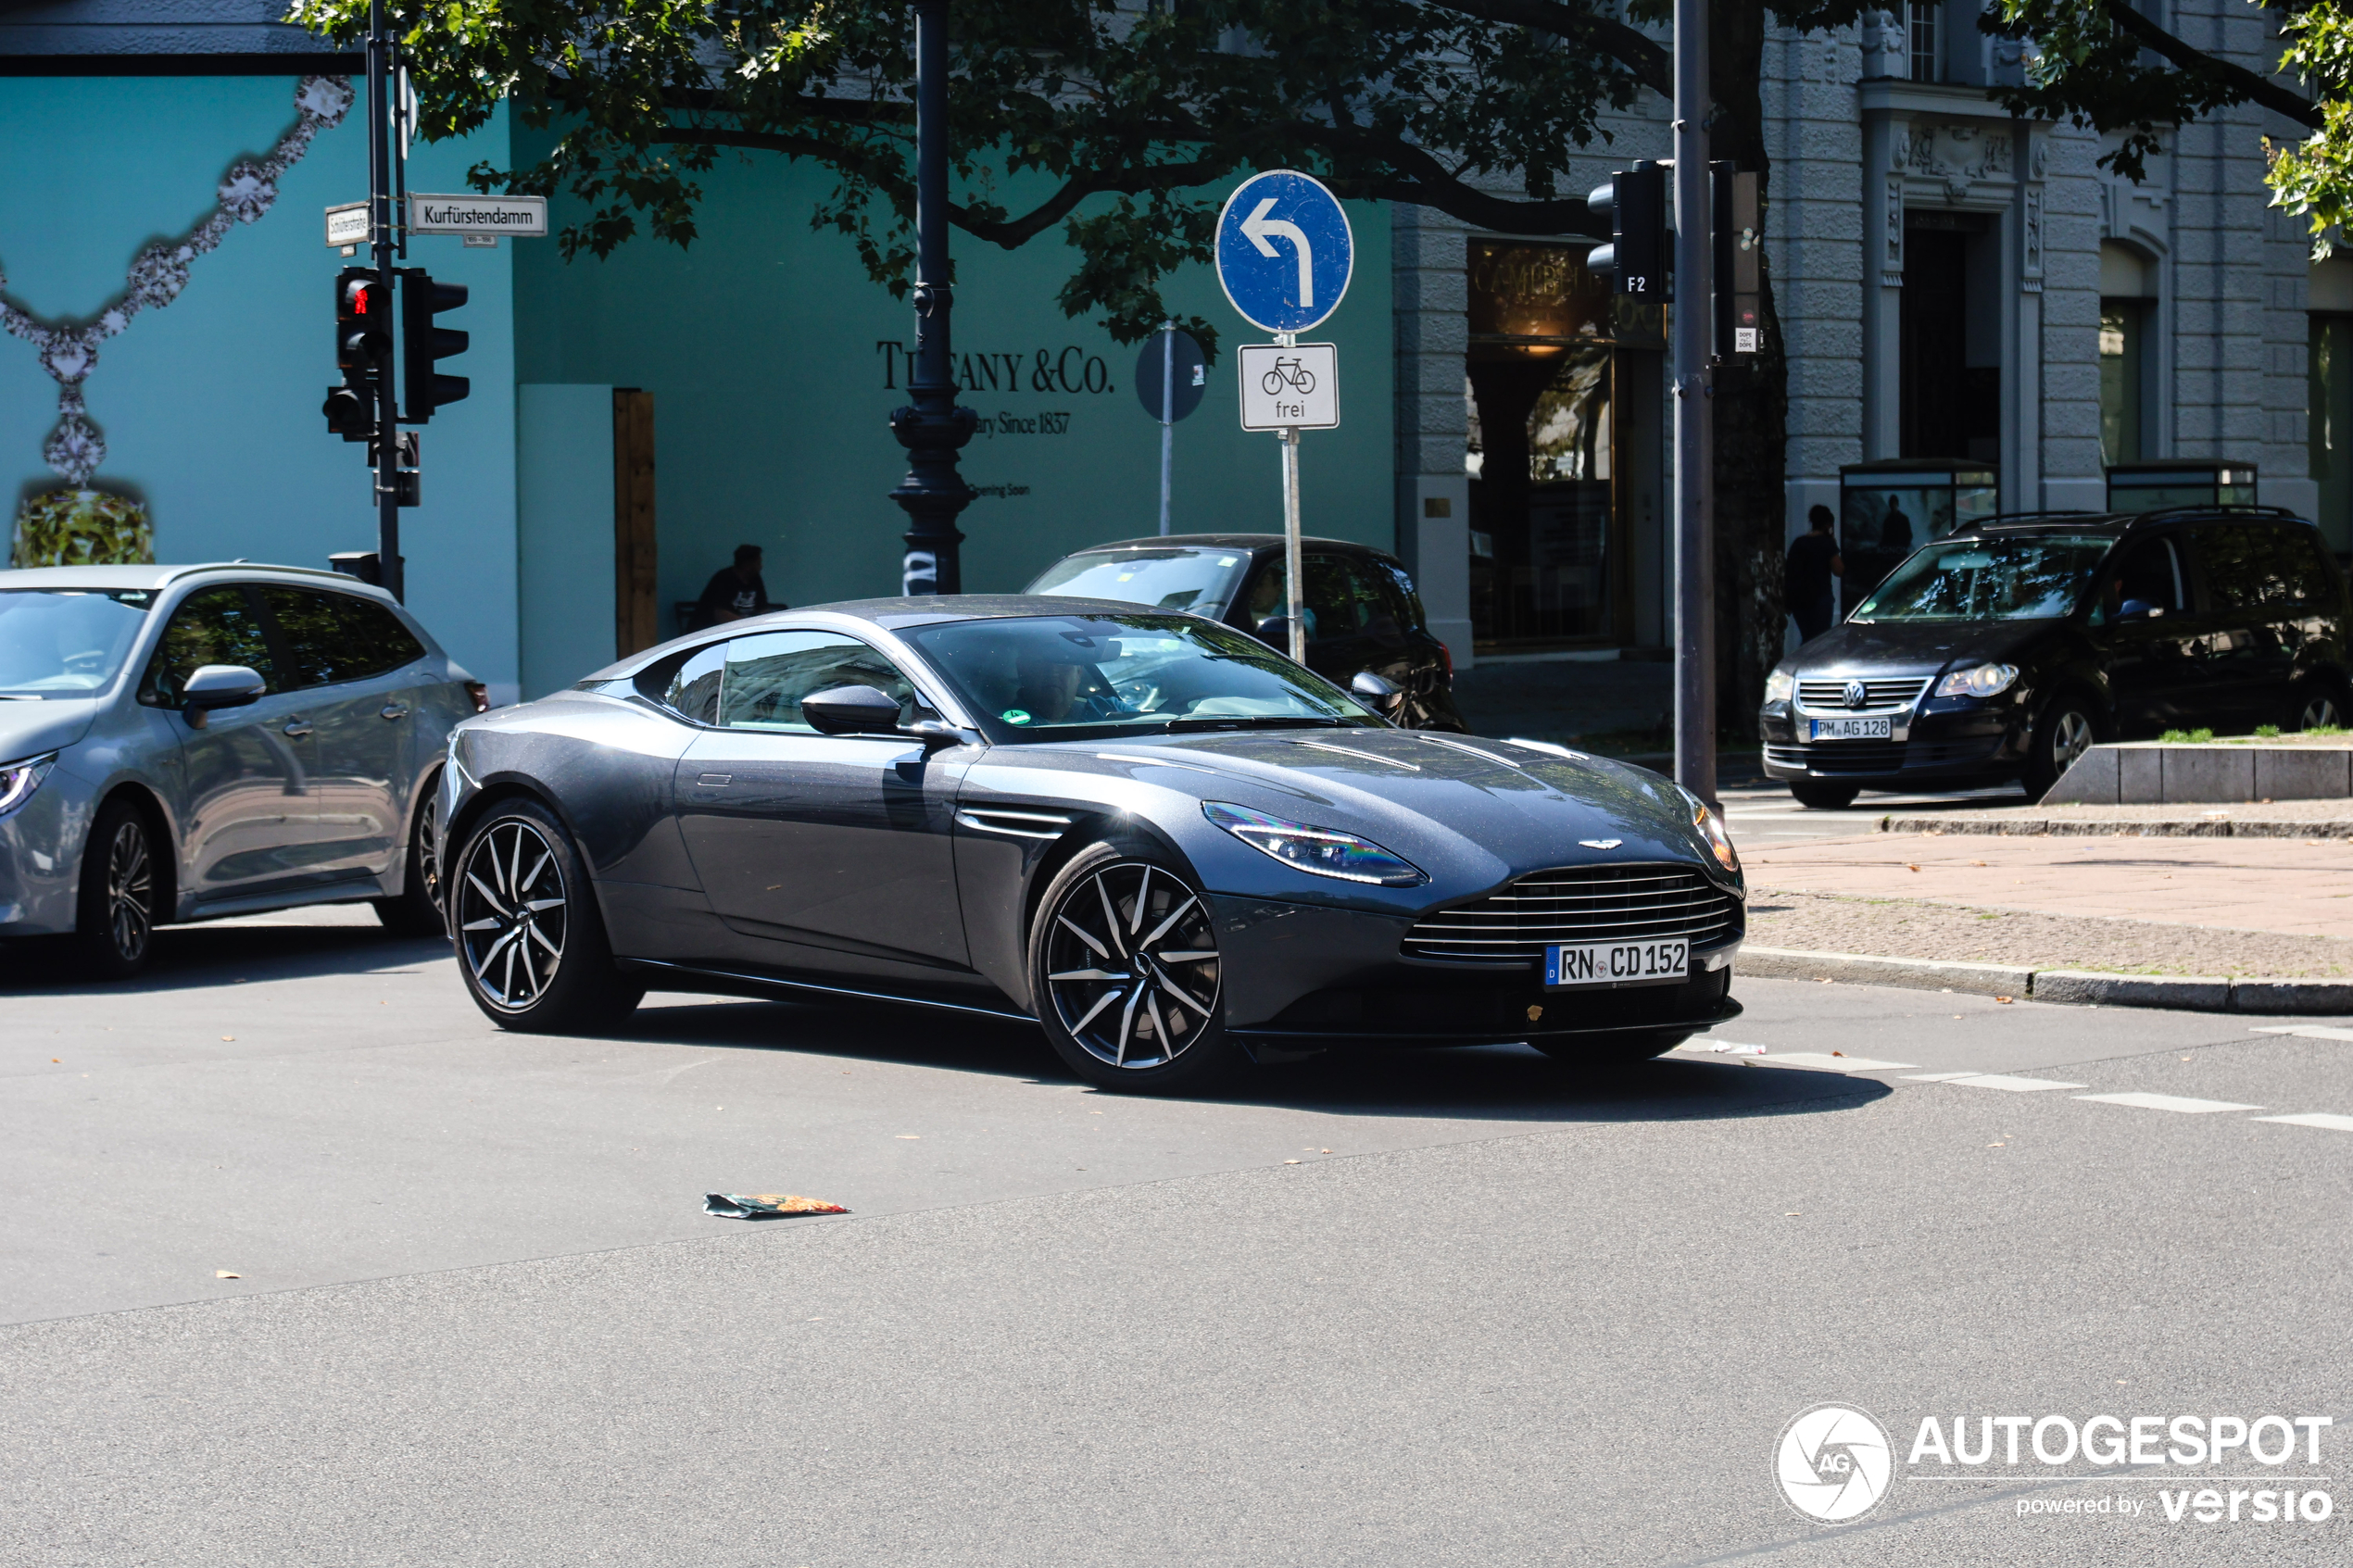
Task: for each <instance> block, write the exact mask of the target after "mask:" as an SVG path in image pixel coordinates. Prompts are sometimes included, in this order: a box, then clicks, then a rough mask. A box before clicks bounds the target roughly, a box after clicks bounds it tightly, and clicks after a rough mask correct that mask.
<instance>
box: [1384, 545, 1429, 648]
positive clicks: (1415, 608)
mask: <svg viewBox="0 0 2353 1568" xmlns="http://www.w3.org/2000/svg"><path fill="white" fill-rule="evenodd" d="M1373 570H1374V571H1378V573H1379V574H1380V575H1381V576H1382V578H1384V579H1385V580H1386V581H1387V582H1388V583H1389V586H1390V590H1391V591H1392V592H1393V593H1394V594H1395V595H1396V597H1397V602H1398V603H1399V604H1400V605H1402V606H1403V616H1404V624H1405V627H1406V630H1408V631H1412V632H1420V631H1425V630H1427V629H1428V625H1429V618H1428V615H1427V614H1426V613H1424V611H1423V609H1422V596H1421V593H1420V591H1419V590H1418V589H1416V587H1415V586H1414V580H1413V578H1412V577H1410V576H1408V575H1407V574H1406V571H1405V569H1404V568H1403V567H1402V566H1398V565H1395V564H1393V563H1391V562H1390V561H1382V562H1380V563H1379V564H1378V565H1377V566H1376V567H1375V568H1374V569H1373Z"/></svg>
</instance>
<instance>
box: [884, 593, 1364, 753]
mask: <svg viewBox="0 0 2353 1568" xmlns="http://www.w3.org/2000/svg"><path fill="white" fill-rule="evenodd" d="M902 635H904V636H905V637H906V639H907V640H908V641H909V642H911V643H912V644H914V645H915V646H916V647H917V648H919V649H921V650H922V651H923V653H924V655H925V657H926V658H927V659H929V660H930V661H931V664H932V667H933V668H934V669H936V670H937V671H939V672H940V674H941V675H942V676H943V677H945V678H946V679H947V680H948V682H949V683H950V684H952V685H953V686H954V687H955V688H956V692H957V695H958V696H961V697H963V699H964V702H965V704H966V706H968V707H969V708H971V709H973V710H974V712H975V716H976V717H977V718H978V719H979V720H980V721H981V725H982V727H983V728H984V729H985V730H987V731H988V733H989V734H990V736H991V737H992V738H993V739H996V740H999V741H1000V742H1002V741H1018V740H1024V739H1027V738H1030V737H1032V736H1036V737H1038V738H1040V739H1049V740H1068V739H1075V738H1077V737H1078V736H1079V735H1081V734H1086V733H1088V732H1092V733H1094V734H1135V733H1138V732H1146V733H1150V732H1153V731H1159V732H1167V731H1172V730H1173V731H1184V730H1247V729H1294V728H1314V727H1319V726H1334V725H1379V724H1381V723H1382V722H1383V721H1381V720H1379V719H1378V718H1376V717H1374V715H1373V714H1372V713H1371V711H1370V710H1368V709H1365V708H1363V707H1360V706H1359V705H1358V704H1356V703H1355V702H1353V701H1352V700H1351V699H1350V698H1349V696H1348V694H1347V693H1345V692H1343V691H1341V690H1340V688H1339V687H1337V686H1334V685H1332V684H1329V683H1327V682H1326V681H1324V680H1323V679H1322V678H1320V677H1319V676H1316V675H1314V674H1311V673H1309V672H1308V671H1305V670H1302V669H1301V668H1300V667H1299V666H1298V665H1296V664H1293V663H1292V662H1291V661H1290V660H1289V659H1285V658H1283V657H1282V656H1281V655H1279V654H1277V653H1276V652H1275V650H1274V649H1272V648H1270V647H1268V646H1265V644H1264V643H1260V642H1258V641H1256V640H1254V639H1252V638H1250V637H1246V636H1243V635H1242V634H1241V633H1239V632H1233V631H1229V630H1227V628H1225V627H1222V626H1216V625H1213V624H1211V623H1209V622H1207V621H1196V620H1193V619H1192V618H1190V617H1188V616H1175V615H1144V614H1138V615H1122V616H1107V615H1047V616H1037V617H1034V618H1033V617H1022V618H1018V619H1009V620H1003V621H948V622H945V623H943V624H940V625H937V626H925V627H921V628H919V629H916V630H913V631H910V632H907V633H902Z"/></svg>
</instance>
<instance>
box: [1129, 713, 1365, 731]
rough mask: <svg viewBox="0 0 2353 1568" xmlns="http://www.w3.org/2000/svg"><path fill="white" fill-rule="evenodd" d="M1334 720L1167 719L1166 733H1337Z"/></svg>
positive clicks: (1291, 716)
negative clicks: (1286, 731) (1244, 731)
mask: <svg viewBox="0 0 2353 1568" xmlns="http://www.w3.org/2000/svg"><path fill="white" fill-rule="evenodd" d="M1340 727H1341V721H1340V720H1338V719H1319V718H1316V717H1315V716H1313V715H1311V714H1306V713H1221V714H1216V715H1214V716H1204V717H1202V718H1199V719H1171V720H1170V721H1168V732H1169V734H1176V732H1177V731H1179V730H1298V729H1308V730H1337V729H1340Z"/></svg>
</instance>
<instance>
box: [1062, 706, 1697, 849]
mask: <svg viewBox="0 0 2353 1568" xmlns="http://www.w3.org/2000/svg"><path fill="white" fill-rule="evenodd" d="M1089 749H1090V750H1091V751H1092V752H1094V754H1095V755H1096V756H1097V757H1099V758H1102V759H1107V760H1121V759H1132V760H1134V761H1137V762H1145V763H1151V762H1159V763H1161V764H1163V766H1162V767H1161V768H1159V769H1156V770H1155V782H1157V783H1161V784H1166V785H1170V786H1172V787H1181V788H1183V789H1184V790H1185V791H1186V792H1187V793H1189V794H1192V795H1195V796H1198V797H1200V798H1202V799H1203V800H1223V801H1228V802H1231V803H1233V804H1236V805H1242V806H1249V807H1252V808H1255V809H1260V810H1264V811H1268V812H1271V813H1273V814H1275V815H1277V816H1281V817H1285V818H1289V819H1290V820H1293V821H1299V822H1306V823H1308V824H1309V825H1311V826H1317V827H1327V828H1336V829H1339V830H1340V831H1343V832H1350V833H1360V834H1365V836H1367V837H1370V838H1373V839H1374V840H1376V841H1377V842H1378V843H1380V844H1382V845H1384V846H1386V847H1389V848H1390V849H1393V850H1395V851H1396V852H1398V853H1399V854H1401V855H1403V856H1405V857H1406V858H1407V859H1416V857H1417V856H1434V857H1435V858H1437V859H1441V860H1443V859H1454V858H1457V857H1458V856H1459V854H1460V852H1461V851H1462V850H1463V849H1466V848H1468V849H1475V850H1477V851H1480V852H1483V853H1484V855H1486V856H1491V857H1493V858H1494V859H1497V860H1500V861H1502V862H1503V863H1504V865H1505V866H1506V867H1508V868H1509V870H1510V872H1511V874H1514V875H1518V874H1524V873H1526V872H1530V871H1537V870H1545V869H1550V868H1554V867H1559V866H1573V865H1590V864H1630V863H1633V862H1636V861H1642V860H1649V861H1658V860H1671V861H1678V862H1682V863H1685V864H1689V865H1692V866H1694V867H1695V868H1697V869H1700V870H1702V871H1705V872H1706V873H1707V874H1709V875H1710V876H1713V877H1715V878H1716V879H1717V880H1718V881H1727V880H1729V879H1727V878H1726V877H1725V876H1724V874H1723V872H1722V871H1721V869H1720V868H1718V866H1717V865H1716V862H1715V859H1714V857H1713V856H1712V855H1710V854H1709V853H1708V851H1707V850H1706V848H1705V846H1704V845H1703V844H1702V843H1701V842H1700V840H1699V837H1698V835H1697V834H1696V833H1695V832H1694V831H1693V829H1692V818H1691V808H1690V806H1689V805H1688V804H1687V803H1686V801H1685V800H1684V797H1683V796H1682V794H1681V792H1680V791H1679V790H1678V789H1677V788H1676V787H1675V785H1674V784H1671V783H1669V782H1668V781H1667V780H1666V779H1665V778H1662V777H1661V776H1660V775H1658V774H1656V773H1654V772H1651V771H1648V770H1647V769H1642V768H1634V767H1629V766H1627V765H1626V764H1624V763H1620V762H1613V761H1610V760H1608V759H1604V758H1597V757H1588V756H1585V755H1584V754H1582V753H1579V752H1575V751H1571V750H1568V749H1567V748H1566V747H1562V746H1549V745H1544V744H1541V743H1537V742H1529V741H1494V740H1483V739H1474V738H1470V737H1458V736H1453V735H1445V736H1440V735H1434V734H1429V733H1428V732H1426V731H1417V730H1279V731H1260V732H1255V733H1249V734H1210V735H1182V736H1176V737H1172V738H1169V739H1165V740H1153V741H1149V742H1145V743H1142V744H1137V743H1132V742H1130V743H1120V742H1105V743H1099V744H1097V745H1095V746H1090V747H1089ZM1450 850H1451V851H1453V853H1452V854H1449V853H1448V851H1450ZM1416 863H1417V864H1421V863H1425V862H1424V861H1422V860H1419V859H1416Z"/></svg>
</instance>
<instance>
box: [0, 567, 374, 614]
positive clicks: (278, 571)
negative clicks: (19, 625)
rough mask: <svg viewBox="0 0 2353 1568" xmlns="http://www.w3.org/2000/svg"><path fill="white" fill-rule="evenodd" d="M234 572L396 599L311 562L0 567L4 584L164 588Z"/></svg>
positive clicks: (41, 586) (18, 585)
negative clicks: (311, 565) (197, 578)
mask: <svg viewBox="0 0 2353 1568" xmlns="http://www.w3.org/2000/svg"><path fill="white" fill-rule="evenodd" d="M213 574H233V575H235V576H237V577H239V578H246V579H250V578H258V577H292V578H296V579H300V580H303V581H307V582H309V583H316V584H318V585H319V586H321V587H333V588H337V589H340V590H342V591H343V592H345V593H347V594H358V595H359V596H362V597H363V598H372V599H381V600H383V601H384V603H386V604H390V603H392V602H393V598H392V596H391V595H390V594H388V593H386V592H384V590H383V589H382V588H378V587H373V586H371V585H370V584H369V583H362V582H361V581H360V580H359V578H357V577H353V576H351V575H349V574H348V573H346V572H341V571H320V570H319V569H317V568H316V567H308V566H272V565H271V564H269V563H268V562H265V561H251V560H230V561H208V562H206V563H203V564H201V565H196V566H155V565H116V566H31V567H24V568H20V569H18V570H14V571H0V588H147V589H161V588H166V587H169V586H170V585H171V584H172V583H178V582H182V581H184V580H185V579H188V578H191V577H203V576H208V575H213Z"/></svg>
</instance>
